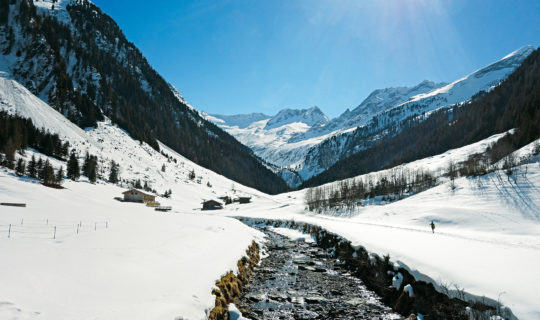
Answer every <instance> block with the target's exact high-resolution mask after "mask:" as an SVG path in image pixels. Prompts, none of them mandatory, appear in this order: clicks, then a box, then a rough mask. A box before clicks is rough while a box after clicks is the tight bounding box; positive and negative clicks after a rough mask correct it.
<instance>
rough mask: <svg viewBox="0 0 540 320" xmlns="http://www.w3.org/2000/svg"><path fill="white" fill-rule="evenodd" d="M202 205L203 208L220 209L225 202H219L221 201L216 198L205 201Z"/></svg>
mask: <svg viewBox="0 0 540 320" xmlns="http://www.w3.org/2000/svg"><path fill="white" fill-rule="evenodd" d="M202 205H203V207H202V209H203V210H219V209H223V204H222V203H221V202H219V201H216V200H207V201H203V203H202Z"/></svg>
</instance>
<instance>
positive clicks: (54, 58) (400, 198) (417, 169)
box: [0, 0, 540, 320]
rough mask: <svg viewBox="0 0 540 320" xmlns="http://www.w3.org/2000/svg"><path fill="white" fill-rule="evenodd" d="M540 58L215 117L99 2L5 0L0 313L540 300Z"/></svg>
mask: <svg viewBox="0 0 540 320" xmlns="http://www.w3.org/2000/svg"><path fill="white" fill-rule="evenodd" d="M200 8H202V7H200ZM212 10H213V9H212ZM187 11H189V10H187ZM203 11H205V10H201V12H203ZM201 12H199V14H202V13H201ZM205 41H206V39H205ZM220 50H221V49H218V50H216V51H218V52H220ZM539 61H540V50H538V49H535V48H534V47H533V46H525V47H522V48H520V49H518V50H516V51H514V52H512V53H510V54H508V55H506V56H505V57H503V58H502V59H500V60H498V61H495V62H494V63H492V64H490V65H488V66H486V67H484V68H481V69H479V70H477V71H474V72H472V73H470V74H469V75H467V76H465V77H462V78H460V79H457V80H456V81H453V82H451V83H436V82H433V81H428V80H425V81H422V82H420V83H418V84H417V85H414V86H404V87H393V88H386V89H378V90H375V91H373V92H372V93H371V94H370V95H368V96H367V97H366V98H365V100H364V101H362V103H361V104H359V105H358V106H357V107H355V108H352V109H351V110H349V109H346V111H344V112H343V113H342V114H341V115H340V116H338V117H336V118H334V119H329V118H328V117H327V116H326V115H325V114H324V113H323V111H322V110H321V109H320V108H319V107H311V108H306V109H283V110H281V111H279V112H277V114H275V115H266V114H263V113H250V114H240V115H223V114H207V113H205V112H203V111H199V110H197V109H196V108H195V107H194V106H192V105H190V104H189V103H188V102H187V100H186V99H184V96H183V95H182V94H181V93H180V91H179V90H178V89H176V88H175V86H174V85H173V84H172V83H169V82H168V81H166V80H165V79H164V78H163V77H162V76H161V75H160V74H159V73H158V72H157V71H156V70H157V67H156V69H154V67H153V66H152V65H151V64H150V62H149V61H148V60H146V58H145V57H144V56H143V54H142V52H141V51H139V49H137V47H136V46H135V44H134V43H133V42H130V41H129V40H128V39H127V38H126V37H125V35H124V34H123V32H122V30H121V29H120V27H119V26H118V25H117V24H116V23H115V21H114V20H113V19H112V18H111V17H110V16H108V15H107V14H105V13H104V12H102V11H101V9H100V8H98V7H97V6H96V5H94V4H93V3H92V2H90V1H86V0H39V1H38V0H28V1H26V0H14V1H7V0H5V1H3V0H0V256H1V259H0V320H2V319H10V320H26V319H37V320H40V319H41V320H71V319H85V320H86V319H87V320H109V319H110V320H113V319H141V320H142V319H144V320H147V319H151V320H152V319H175V320H203V319H205V320H206V319H208V320H226V319H238V320H248V319H251V320H258V319H276V318H279V319H288V320H292V319H359V318H361V319H372V320H374V319H378V320H395V319H416V320H434V319H436V320H445V319H452V320H454V319H469V320H473V319H475V320H484V319H485V320H515V319H522V320H523V319H525V320H537V319H540V298H539V297H538V293H537V292H538V288H539V287H540V277H539V276H538V266H539V265H540V139H539V137H540V129H538V124H539V123H540V121H538V119H540V112H539V111H538V110H540V109H539V108H538V106H539V105H540V95H538V94H536V93H538V92H540V63H539ZM153 62H154V61H153ZM439 63H440V61H439ZM185 71H186V72H188V73H189V70H185ZM190 76H191V77H193V76H194V75H190ZM192 79H195V78H192ZM420 79H421V78H420ZM172 82H175V83H176V81H173V80H172ZM206 85H207V86H208V87H207V88H206V89H205V94H209V93H211V94H215V93H217V92H218V91H217V90H216V92H214V91H213V90H214V89H209V88H211V86H210V84H206ZM179 88H180V86H179ZM246 88H247V87H246ZM181 89H182V90H184V88H181ZM182 92H183V93H186V95H187V92H188V91H187V90H186V91H185V92H184V91H182ZM246 92H247V91H246ZM273 94H277V93H275V92H274V93H273ZM216 96H217V94H216ZM234 97H235V98H238V96H234ZM195 100H196V99H194V101H195ZM466 110H473V111H471V112H470V113H467V112H464V111H466ZM463 118H467V120H470V121H463ZM429 119H431V120H433V119H435V120H437V121H438V119H442V120H440V121H438V122H437V121H433V122H430V120H429ZM426 124H427V125H426ZM414 125H418V126H417V127H415V130H416V129H417V130H418V131H414V130H410V129H411V128H412V127H413V126H414ZM440 128H443V129H444V130H446V129H448V128H450V129H448V130H446V131H444V132H440V131H438V129H440ZM222 129H223V130H222ZM407 130H410V131H407ZM225 131H226V132H225ZM441 131H443V130H441ZM403 132H405V134H404V135H403V137H402V139H395V140H392V142H393V144H391V143H388V144H385V142H387V141H388V140H391V139H392V138H396V137H400V136H399V135H400V134H401V133H403ZM407 133H408V135H407ZM419 136H422V138H424V137H427V138H426V139H425V140H424V139H419ZM460 136H463V137H465V138H466V139H465V138H464V139H460V138H461V137H460ZM454 142H455V143H454ZM377 144H378V145H377ZM396 145H398V146H403V145H406V146H409V147H410V149H405V148H399V147H395V146H396ZM376 147H380V148H379V149H378V150H375V151H373V150H374V149H376ZM370 148H371V149H370ZM451 148H453V149H451ZM411 149H415V150H411ZM418 150H420V151H425V152H424V153H422V152H416V153H415V151H418ZM364 151H366V153H367V152H372V151H373V152H372V154H368V155H366V154H365V153H363V152H364ZM354 155H357V156H358V157H357V158H355V157H354ZM386 155H396V157H394V158H390V157H388V158H385V157H386ZM400 156H401V157H400ZM428 156H429V157H428ZM344 159H348V160H350V162H348V163H347V162H344V161H342V160H344ZM370 162H372V163H373V164H374V165H375V166H374V167H370V166H369V165H370ZM344 163H345V164H344ZM335 164H338V165H335ZM339 165H342V166H341V167H340V166H339ZM354 166H357V168H353V167H354ZM336 167H338V168H337V169H336V170H341V169H343V171H342V172H337V173H335V172H334V173H332V172H331V170H332V169H335V168H336ZM358 168H360V169H358ZM357 169H358V170H357ZM347 170H349V171H347ZM328 172H330V174H329V175H328V178H325V179H320V180H318V181H315V182H313V181H308V179H310V178H313V177H315V178H317V177H320V175H319V174H321V173H322V174H325V173H328ZM341 173H344V174H343V175H340V174H341ZM360 173H362V174H361V175H359V174H360ZM332 174H335V175H332ZM345 178H346V179H345ZM339 179H343V180H339ZM239 181H240V182H239ZM284 181H286V182H287V184H288V185H289V187H292V188H287V185H286V184H285V183H284ZM329 181H331V182H329ZM310 182H313V183H310ZM303 183H304V184H303ZM302 184H303V185H302ZM301 185H302V186H314V187H313V188H307V187H306V188H305V189H303V190H298V188H296V187H298V186H301ZM295 188H296V189H295ZM261 190H262V191H261ZM291 190H294V191H291ZM266 192H268V193H269V194H267V193H266ZM453 298H457V299H453ZM242 313H244V314H243V315H242ZM227 315H228V316H227Z"/></svg>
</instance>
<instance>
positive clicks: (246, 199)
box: [238, 197, 251, 203]
mask: <svg viewBox="0 0 540 320" xmlns="http://www.w3.org/2000/svg"><path fill="white" fill-rule="evenodd" d="M250 202H251V197H238V203H250Z"/></svg>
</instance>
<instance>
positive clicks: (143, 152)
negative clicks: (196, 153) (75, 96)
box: [0, 74, 266, 319]
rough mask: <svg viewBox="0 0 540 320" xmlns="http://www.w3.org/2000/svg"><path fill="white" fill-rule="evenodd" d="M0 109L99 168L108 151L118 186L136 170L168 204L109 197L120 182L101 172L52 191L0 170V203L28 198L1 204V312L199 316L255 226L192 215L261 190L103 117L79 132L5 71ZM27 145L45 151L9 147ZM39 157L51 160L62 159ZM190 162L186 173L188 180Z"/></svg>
mask: <svg viewBox="0 0 540 320" xmlns="http://www.w3.org/2000/svg"><path fill="white" fill-rule="evenodd" d="M0 109H2V110H8V112H10V113H13V114H18V115H21V116H23V117H29V118H31V119H32V120H33V122H34V124H35V125H36V126H38V127H43V128H45V129H47V130H50V131H52V132H55V133H58V134H59V135H60V137H62V139H64V140H65V141H69V142H70V144H71V146H72V147H73V148H75V149H76V150H77V151H78V152H79V156H81V157H82V156H84V153H85V152H86V151H89V152H90V153H91V154H94V155H97V156H98V158H99V159H100V163H99V168H100V175H102V176H104V177H107V174H108V172H109V163H110V161H111V160H114V161H116V162H117V163H119V164H120V177H121V179H122V183H121V185H123V186H126V187H127V183H128V182H130V181H133V180H135V179H140V180H141V181H142V182H143V183H144V182H148V183H149V185H150V186H151V187H152V188H154V189H156V190H157V191H158V192H159V193H163V192H164V191H165V190H169V189H170V190H172V197H171V198H170V199H165V198H161V197H158V198H157V201H159V202H161V203H162V204H163V205H170V206H172V207H173V210H172V211H171V212H170V213H167V214H163V213H158V212H156V211H154V210H152V209H151V208H147V207H145V206H144V205H142V204H132V203H121V202H118V201H116V200H114V199H113V198H114V197H121V196H122V192H123V191H125V190H126V188H121V187H119V186H112V185H109V184H105V183H104V182H103V181H98V183H97V184H95V185H94V184H90V183H88V182H87V180H86V179H85V178H82V179H81V181H80V182H71V181H66V182H64V187H65V189H62V190H56V189H50V188H46V187H44V186H42V185H40V184H38V183H37V182H36V181H34V180H32V179H28V178H18V177H16V176H15V175H14V174H13V173H12V172H6V171H5V170H2V171H0V202H25V203H27V204H28V206H27V208H23V209H21V208H12V207H4V206H2V207H0V212H1V217H0V252H2V255H3V256H5V257H10V258H9V263H3V264H1V266H0V318H1V319H34V318H37V319H74V318H83V319H128V318H129V319H163V318H166V319H175V318H182V319H205V318H206V316H205V311H207V310H209V309H210V308H212V307H213V304H214V296H213V295H211V291H212V287H213V286H214V281H215V280H217V279H219V277H220V276H221V275H222V274H223V273H225V272H226V271H228V270H234V269H235V268H236V262H237V261H238V260H239V259H240V258H241V256H242V255H243V254H244V250H245V249H246V248H247V246H248V245H249V244H250V243H251V241H252V240H253V239H259V240H260V239H261V234H259V233H258V232H255V231H253V230H251V229H249V228H247V227H245V226H243V225H242V224H240V223H239V222H237V221H234V220H232V219H222V218H217V217H210V218H209V217H207V216H205V215H201V211H200V207H201V202H202V200H203V199H212V198H214V199H215V198H217V197H218V196H222V195H226V194H231V195H233V194H234V193H236V194H240V195H249V196H252V198H253V201H258V200H257V199H259V198H261V197H262V198H265V197H266V195H264V194H262V193H260V192H258V191H256V190H254V189H250V188H247V187H244V186H242V185H239V184H237V183H235V182H234V181H231V180H229V179H227V178H225V177H223V176H221V175H218V174H216V173H214V172H212V171H209V170H207V169H205V168H202V167H200V166H198V165H196V164H194V163H192V162H191V161H189V160H187V159H185V158H184V157H182V156H181V155H179V154H177V153H176V152H174V151H173V150H171V149H169V148H168V147H167V146H165V145H163V144H160V149H161V151H162V152H164V153H165V154H167V156H164V155H162V154H161V153H159V152H157V151H155V150H154V149H152V148H151V147H149V146H148V145H147V144H145V143H140V142H139V141H135V140H133V139H132V138H131V137H130V136H129V135H128V134H126V133H125V132H124V131H123V130H121V129H120V128H118V127H117V126H115V125H113V124H111V123H110V122H109V121H105V122H100V123H98V127H97V128H95V129H93V128H89V129H86V130H82V129H80V128H78V127H77V126H75V125H74V124H72V123H70V122H69V121H68V120H66V119H65V118H63V117H62V115H61V114H59V113H58V112H57V111H55V110H54V109H53V108H51V107H50V106H48V105H47V104H45V103H44V102H43V101H41V100H40V99H38V98H37V97H35V96H33V95H32V94H31V93H30V92H29V91H28V90H26V89H25V88H24V87H22V86H21V85H20V84H18V83H17V82H16V81H14V80H10V79H9V78H8V77H7V76H6V75H5V74H3V75H2V77H0ZM32 155H36V157H40V156H41V157H43V158H46V157H45V156H43V155H40V154H37V153H36V152H35V151H33V150H27V151H26V152H25V154H24V156H21V155H19V154H17V157H24V158H26V159H27V160H28V159H29V158H30V157H31V156H32ZM175 160H176V161H175ZM49 161H50V162H51V164H52V165H53V166H54V168H55V169H56V168H58V167H59V166H63V167H64V169H65V167H66V164H65V163H64V162H62V161H59V160H56V159H49ZM163 166H165V171H164V172H163V171H162V167H163ZM192 170H193V171H194V172H195V174H196V178H195V179H193V180H190V179H189V178H188V176H189V172H190V171H192ZM233 189H234V191H233ZM23 221H24V223H21V222H23ZM79 223H82V227H80V233H79V234H78V235H77V225H78V224H79ZM10 224H11V232H12V233H11V235H10V237H9V238H8V232H9V228H10V227H9V225H10ZM55 226H56V227H57V231H56V239H52V238H53V235H54V227H55ZM94 229H96V230H94Z"/></svg>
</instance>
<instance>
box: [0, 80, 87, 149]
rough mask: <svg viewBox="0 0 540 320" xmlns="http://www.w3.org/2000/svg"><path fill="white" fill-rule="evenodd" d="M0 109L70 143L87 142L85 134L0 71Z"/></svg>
mask: <svg viewBox="0 0 540 320" xmlns="http://www.w3.org/2000/svg"><path fill="white" fill-rule="evenodd" d="M0 109H1V110H5V111H7V112H9V113H10V114H17V115H19V116H22V117H24V118H30V119H32V122H33V123H34V125H35V126H36V127H38V128H45V129H47V130H49V131H51V132H53V133H56V134H58V135H59V136H60V138H62V139H63V140H68V141H69V142H70V143H84V142H89V140H88V138H87V136H86V134H85V132H84V131H83V130H82V129H81V128H79V127H78V126H76V125H75V124H73V123H72V122H70V121H69V120H67V119H66V118H65V117H64V116H63V115H62V114H60V113H59V112H58V111H56V110H54V109H53V108H51V107H50V106H49V105H48V104H46V103H45V102H43V101H42V100H41V99H39V98H38V97H36V96H34V95H33V94H32V93H31V92H30V91H28V90H27V89H26V88H25V87H24V86H22V85H21V84H19V83H18V82H17V81H15V80H13V79H12V78H11V77H10V76H9V74H8V73H6V72H4V71H1V70H0Z"/></svg>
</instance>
